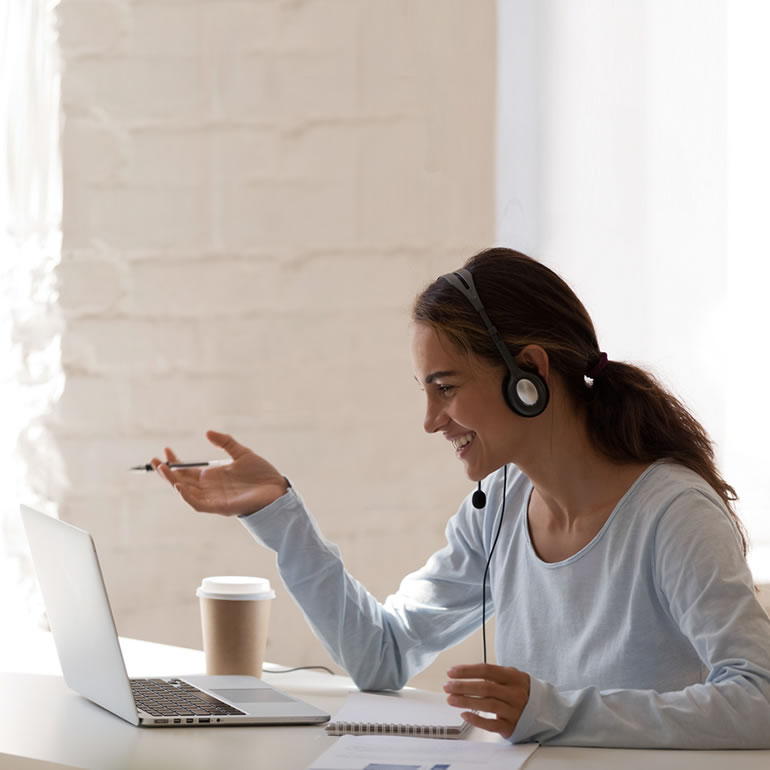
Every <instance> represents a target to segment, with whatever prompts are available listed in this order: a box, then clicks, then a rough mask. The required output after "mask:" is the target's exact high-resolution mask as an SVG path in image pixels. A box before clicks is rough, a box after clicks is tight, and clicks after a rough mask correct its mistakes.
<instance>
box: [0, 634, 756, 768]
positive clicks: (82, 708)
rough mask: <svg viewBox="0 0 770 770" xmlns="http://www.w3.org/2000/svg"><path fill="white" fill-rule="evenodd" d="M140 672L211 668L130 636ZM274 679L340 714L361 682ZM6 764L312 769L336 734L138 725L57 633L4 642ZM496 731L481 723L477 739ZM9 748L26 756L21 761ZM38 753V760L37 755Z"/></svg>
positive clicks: (735, 759)
mask: <svg viewBox="0 0 770 770" xmlns="http://www.w3.org/2000/svg"><path fill="white" fill-rule="evenodd" d="M122 645H123V652H124V656H125V659H126V667H127V669H128V673H129V675H130V676H157V675H170V674H185V673H187V674H190V673H195V672H201V671H202V670H203V654H202V653H201V652H199V651H197V650H188V649H184V648H179V647H169V646H166V645H159V644H152V643H150V642H138V641H135V640H130V639H129V640H122ZM265 680H266V681H268V682H270V683H271V684H274V685H276V686H277V687H280V688H281V689H283V690H285V691H286V692H288V693H291V694H293V695H296V696H297V697H300V698H302V699H303V700H307V701H308V702H310V703H313V704H315V705H316V706H319V707H320V708H323V709H325V710H327V711H328V712H329V713H331V714H333V713H334V712H335V711H336V710H337V709H338V708H339V707H340V706H341V705H342V702H343V701H344V699H345V696H346V695H347V694H348V693H349V692H352V691H354V690H355V687H354V685H353V683H352V682H351V680H350V679H348V678H347V677H341V676H330V675H329V674H326V673H323V672H316V671H302V672H295V673H291V674H265ZM0 694H1V697H0V770H17V769H18V770H52V768H51V766H50V765H48V764H46V763H50V762H55V763H60V764H63V765H65V766H72V767H76V768H86V769H87V770H150V768H151V769H152V770H177V769H178V770H182V769H184V770H204V769H205V770H219V769H220V768H224V769H225V770H246V769H247V768H248V770H257V769H259V770H304V768H306V767H307V765H309V764H310V763H311V762H312V761H313V760H314V759H315V758H316V757H317V756H319V755H320V754H321V753H322V752H323V751H324V750H325V749H326V748H327V747H328V746H330V745H331V743H332V742H333V741H334V740H336V739H335V738H330V737H328V736H327V735H326V734H325V733H324V731H323V727H322V726H317V725H313V726H307V727H305V726H285V727H252V726H249V727H195V728H167V729H166V728H154V729H147V728H138V727H134V726H133V725H130V724H128V723H127V722H124V721H123V720H122V719H119V718H118V717H115V716H113V715H112V714H110V713H108V712H106V711H104V710H103V709H101V708H99V707H98V706H95V705H94V704H92V703H90V702H89V701H87V700H85V699H83V698H81V697H80V696H78V695H76V694H75V693H73V692H72V691H71V690H69V689H68V688H67V686H66V685H65V684H64V680H63V679H62V678H61V669H60V668H59V664H58V660H57V659H56V654H55V651H54V647H53V643H52V641H51V639H50V637H49V635H48V634H38V635H36V636H34V637H32V638H30V639H26V640H9V639H7V638H5V639H3V640H0ZM487 737H488V735H487V734H486V733H484V732H483V731H477V730H474V731H472V733H471V739H474V740H484V739H485V738H487ZM8 755H18V757H19V758H18V759H14V758H12V757H11V756H8ZM23 758H31V759H34V760H38V761H35V762H31V761H29V759H26V760H25V759H23ZM567 767H569V768H570V770H588V769H589V768H590V769H591V770H601V769H602V768H618V767H622V768H624V770H641V768H655V770H689V769H690V768H692V769H693V770H695V768H697V769H698V770H724V768H727V767H729V768H730V770H770V751H750V752H739V751H736V752H722V751H703V752H696V751H634V750H621V749H571V748H550V747H545V748H540V749H538V750H537V751H536V752H535V753H534V754H533V755H532V757H531V758H530V760H529V761H528V763H527V765H526V770H559V769H563V768H567Z"/></svg>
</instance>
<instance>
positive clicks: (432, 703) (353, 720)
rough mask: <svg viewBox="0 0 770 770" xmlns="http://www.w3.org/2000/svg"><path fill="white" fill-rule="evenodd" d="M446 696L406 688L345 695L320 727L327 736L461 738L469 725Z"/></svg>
mask: <svg viewBox="0 0 770 770" xmlns="http://www.w3.org/2000/svg"><path fill="white" fill-rule="evenodd" d="M460 713H461V710H460V709H458V708H454V707H453V706H450V705H448V704H447V702H446V695H444V694H442V693H435V692H428V691H426V690H415V689H411V688H407V689H405V690H399V691H398V692H387V693H369V692H360V693H354V694H352V695H348V697H347V700H346V701H345V703H344V705H343V706H342V708H341V709H340V710H339V711H338V712H337V713H336V714H335V715H334V716H333V717H332V721H331V722H329V723H328V724H327V725H326V726H325V727H324V729H325V730H326V732H327V734H328V735H345V734H352V735H413V736H416V737H423V738H461V737H462V736H463V735H464V734H465V733H466V732H467V731H468V730H469V729H470V727H471V725H470V724H469V723H468V722H465V721H464V720H463V719H462V718H461V717H460Z"/></svg>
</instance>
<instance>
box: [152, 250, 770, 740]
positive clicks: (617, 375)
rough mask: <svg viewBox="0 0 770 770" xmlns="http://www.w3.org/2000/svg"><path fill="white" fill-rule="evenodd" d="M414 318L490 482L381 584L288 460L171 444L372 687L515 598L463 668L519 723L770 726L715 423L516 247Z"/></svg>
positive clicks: (747, 729) (230, 444) (437, 403)
mask: <svg viewBox="0 0 770 770" xmlns="http://www.w3.org/2000/svg"><path fill="white" fill-rule="evenodd" d="M413 321H414V325H413V340H412V341H413V346H412V347H413V360H414V368H415V376H416V378H417V379H418V381H419V382H420V384H421V385H422V386H423V388H424V390H425V393H426V398H427V411H426V416H425V426H424V427H425V430H426V431H428V432H431V433H439V434H441V435H443V436H444V437H445V438H446V439H448V440H449V441H452V442H453V445H454V447H455V451H456V454H457V457H458V458H459V460H460V461H461V462H462V463H463V465H464V467H465V472H466V473H467V475H468V477H469V478H470V479H472V480H473V481H476V482H479V491H477V492H476V493H474V495H473V496H469V497H468V499H466V500H465V501H464V502H463V504H462V505H461V507H460V509H459V511H458V512H457V514H456V515H455V516H454V517H453V518H452V519H451V520H450V521H449V523H448V525H447V529H446V535H447V545H446V547H444V548H443V549H442V550H441V551H439V552H438V553H436V554H434V555H433V556H432V557H431V558H430V559H429V560H428V561H427V563H426V564H425V566H424V567H423V568H422V569H420V570H419V571H417V572H415V573H413V574H412V575H409V576H407V577H406V578H405V579H404V580H403V582H402V583H401V586H400V588H399V590H398V592H397V593H396V594H394V595H392V596H390V597H388V599H387V600H386V601H385V602H384V603H383V604H380V603H378V602H377V601H376V600H375V599H374V598H373V597H372V596H371V595H370V594H368V593H367V592H366V590H365V589H364V588H363V587H362V586H361V585H360V584H359V583H358V582H356V581H355V580H354V579H353V578H352V577H351V576H350V575H349V574H348V573H347V572H346V570H345V568H344V566H343V564H342V561H341V559H340V556H339V553H338V551H337V549H336V547H335V546H334V545H332V544H330V543H329V542H327V541H326V540H325V539H324V538H323V536H322V535H321V533H320V531H319V530H318V527H317V525H316V523H315V521H314V520H313V519H312V517H311V516H310V514H309V513H308V511H307V509H306V508H305V507H304V505H303V503H302V501H301V500H300V498H299V496H298V495H297V493H296V492H295V490H294V489H292V488H291V486H290V485H289V483H288V481H287V480H286V479H285V478H284V477H283V475H282V474H281V473H280V472H279V471H278V470H277V469H276V468H274V467H273V466H272V465H270V464H269V463H268V462H266V461H265V460H263V459H262V458H260V457H258V456H257V455H255V454H254V453H253V452H251V451H250V450H248V449H246V448H245V447H243V446H241V445H239V444H238V443H237V442H236V441H234V440H233V439H232V438H231V437H229V436H225V435H223V434H220V433H214V432H210V433H209V434H208V437H209V439H210V440H211V441H212V443H214V444H215V445H216V446H219V447H221V448H222V449H224V450H225V451H226V452H228V454H229V455H230V456H231V457H232V459H233V462H232V464H230V465H229V466H225V467H222V468H211V469H208V470H206V471H205V472H200V471H190V470H187V471H173V470H171V469H169V467H168V465H167V464H166V463H167V462H170V461H175V460H176V457H175V455H174V453H173V452H172V451H171V450H168V449H167V450H166V462H163V463H162V462H161V461H160V460H159V459H157V458H155V459H154V460H153V465H154V466H155V467H156V469H157V470H158V472H159V473H160V474H161V475H162V476H163V477H164V478H165V479H166V480H168V481H169V482H170V483H171V484H173V485H174V486H175V487H176V489H177V490H178V491H179V493H180V494H181V495H182V497H183V498H184V499H185V500H186V501H187V502H188V503H189V504H190V505H191V506H192V507H193V508H195V509H196V510H199V511H207V512H213V513H219V514H225V515H240V516H241V517H242V521H243V523H244V524H245V526H246V527H247V529H248V530H249V531H250V532H251V533H252V534H253V535H254V537H255V538H256V539H257V540H258V541H259V542H261V543H263V544H264V545H265V546H267V547H268V548H272V549H273V550H275V551H276V553H277V559H278V566H279V569H280V572H281V576H282V578H283V580H284V582H285V583H286V585H287V587H288V589H289V590H290V591H291V593H292V595H293V596H294V598H295V599H296V601H297V602H298V603H299V605H300V606H301V607H302V609H303V611H304V612H305V615H306V617H307V618H308V621H309V622H310V624H311V625H312V627H313V629H314V631H315V632H316V634H317V635H318V636H319V638H320V639H321V640H322V641H323V643H324V645H325V646H326V647H327V649H328V650H329V651H330V652H331V654H332V655H333V657H334V658H335V659H336V660H337V661H338V662H339V663H340V664H341V665H342V666H344V667H345V669H346V670H347V671H348V672H349V673H350V675H351V676H352V677H353V679H354V680H355V681H356V683H357V684H358V686H359V687H361V688H363V689H385V688H399V687H402V686H403V685H404V683H405V682H406V681H407V680H408V679H409V678H410V677H411V676H413V675H414V674H416V673H417V672H418V671H420V670H421V669H423V668H424V667H425V666H427V665H428V664H429V663H430V662H431V661H432V660H433V659H434V657H435V656H436V654H437V653H438V652H440V651H441V650H442V649H445V648H446V647H449V646H451V645H453V644H455V643H457V642H458V641H460V640H461V639H463V638H465V637H466V636H468V635H469V634H470V633H472V632H473V631H474V630H476V629H478V627H479V626H480V625H482V624H483V622H484V621H485V620H486V619H487V618H488V617H490V616H491V615H492V614H495V615H496V617H497V631H496V658H497V660H498V661H499V664H500V665H488V664H486V663H480V664H470V665H462V666H455V667H454V668H452V669H450V671H449V672H448V673H449V677H450V679H449V681H448V682H447V684H446V686H445V689H446V691H447V693H448V702H449V703H450V704H453V705H455V706H458V707H460V708H462V709H465V711H464V712H463V717H464V718H465V719H466V720H467V721H469V722H471V723H472V724H474V725H477V726H479V727H482V728H484V729H487V730H490V731H494V732H498V733H500V734H501V735H502V736H504V737H505V738H509V739H511V740H512V741H514V742H521V741H539V742H542V743H550V744H564V745H593V746H626V747H677V748H759V747H770V619H769V618H768V616H767V615H766V614H765V612H764V611H763V609H762V608H761V606H760V605H759V603H758V601H757V599H756V596H755V592H754V590H753V585H752V578H751V574H750V572H749V570H748V568H747V565H746V561H745V550H746V542H745V537H744V535H743V531H742V528H741V526H740V523H739V521H738V519H737V517H736V515H735V513H734V511H733V507H732V504H733V501H734V500H735V493H734V491H733V489H732V488H731V487H730V486H729V485H728V484H727V483H726V482H725V481H724V480H723V479H722V477H721V476H720V474H719V472H718V470H717V469H716V467H715V464H714V459H713V453H712V450H711V445H710V442H709V439H708V437H707V435H706V434H705V432H704V430H703V428H702V427H701V426H700V425H699V424H698V422H697V421H696V420H695V419H694V418H693V417H692V416H691V415H690V414H689V413H688V412H687V410H686V409H685V408H684V406H682V404H681V403H679V402H678V401H677V400H676V399H675V398H674V397H673V396H672V395H670V394H669V393H667V392H666V391H665V390H663V389H662V388H661V387H660V385H659V384H657V383H656V382H655V380H654V379H653V378H652V377H650V376H649V375H648V374H646V373H644V372H643V371H641V370H640V369H638V368H636V367H633V366H630V365H628V364H624V363H619V362H615V361H610V360H608V358H607V356H606V355H605V354H604V353H602V352H601V351H600V349H599V346H598V343H597V340H596V334H595V332H594V328H593V324H592V322H591V320H590V318H589V316H588V314H587V312H586V310H585V308H584V307H583V306H582V304H581V303H580V301H579V300H578V299H577V297H576V296H575V295H574V293H573V292H572V291H571V290H570V289H569V287H568V286H567V285H566V284H565V283H564V282H563V281H562V280H561V279H560V278H559V277H558V276H557V275H555V274H554V273H553V272H552V271H551V270H549V269H548V268H546V267H545V266H543V265H541V264H539V263H538V262H536V261H534V260H532V259H530V258H528V257H526V256H524V255H522V254H519V253H517V252H514V251H510V250H507V249H491V250H488V251H485V252H482V253H480V254H478V255H476V256H475V257H473V258H471V259H470V260H469V261H468V262H467V264H466V265H465V268H464V269H462V270H459V271H457V272H456V273H452V274H449V275H447V276H442V277H440V278H439V279H437V280H436V281H435V282H433V283H432V284H431V285H429V286H428V287H427V288H426V289H425V290H424V291H423V292H422V293H421V294H420V295H419V296H418V297H417V300H416V302H415V305H414V309H413ZM487 586H488V588H487ZM485 657H486V650H485ZM471 710H473V711H480V712H485V713H484V714H477V713H473V711H471Z"/></svg>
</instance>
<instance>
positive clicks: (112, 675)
mask: <svg viewBox="0 0 770 770" xmlns="http://www.w3.org/2000/svg"><path fill="white" fill-rule="evenodd" d="M20 508H21V516H22V520H23V521H24V528H25V529H26V531H27V539H28V540H29V545H30V549H31V552H32V559H33V561H34V564H35V570H36V571H37V576H38V581H39V583H40V589H41V591H42V594H43V601H44V602H45V606H46V611H47V615H48V623H49V625H50V627H51V632H52V634H53V638H54V642H55V643H56V651H57V652H58V654H59V661H60V662H61V667H62V672H63V673H64V680H65V681H66V682H67V684H68V685H69V687H70V688H72V689H73V690H74V691H75V692H77V693H80V695H83V696H84V697H86V698H88V699H89V700H91V701H93V702H94V703H97V704H98V705H99V706H101V707H102V708H105V709H107V710H108V711H111V712H112V713H113V714H116V715H117V716H119V717H122V718H123V719H125V720H127V721H128V722H131V723H132V724H135V725H141V726H143V727H197V726H199V725H204V726H224V725H245V724H266V725H275V724H312V723H320V722H326V721H328V719H329V714H327V713H325V712H323V711H321V710H320V709H317V708H315V706H311V705H310V704H308V703H304V702H303V701H301V700H297V699H296V698H292V697H291V696H289V695H286V694H285V693H283V692H281V691H280V690H276V689H275V688H274V687H271V686H270V685H268V684H266V683H265V682H263V681H262V680H261V679H257V678H256V677H252V676H205V675H195V676H173V677H162V678H161V677H159V678H153V679H129V678H128V675H127V674H126V666H125V663H124V661H123V654H122V652H121V649H120V643H119V641H118V634H117V631H116V629H115V621H114V618H113V615H112V609H111V608H110V602H109V599H108V598H107V590H106V588H105V585H104V578H103V576H102V571H101V568H100V567H99V559H98V557H97V555H96V548H95V546H94V541H93V538H92V537H91V535H90V534H89V533H88V532H85V531H84V530H82V529H78V528H77V527H73V526H72V525H71V524H67V523H66V522H63V521H59V520H58V519H55V518H53V517H51V516H46V515H45V514H43V513H40V512H39V511H35V510H33V509H32V508H28V507H27V506H25V505H22V506H20Z"/></svg>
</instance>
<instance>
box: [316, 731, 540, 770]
mask: <svg viewBox="0 0 770 770" xmlns="http://www.w3.org/2000/svg"><path fill="white" fill-rule="evenodd" d="M537 747H538V744H537V743H524V744H519V745H516V746H512V745H511V744H509V743H506V742H502V741H501V742H500V743H485V742H482V741H453V740H445V739H443V738H406V737H396V736H379V735H371V736H370V735H361V736H359V735H343V736H342V737H341V738H340V739H339V740H338V741H337V742H336V743H334V744H333V745H332V746H330V747H329V748H328V749H327V750H326V751H325V752H324V753H323V754H321V756H320V757H318V759H316V760H315V762H313V764H312V765H310V766H309V767H308V770H480V768H484V770H517V768H521V767H522V766H523V765H524V763H525V762H526V761H527V759H529V757H530V755H531V754H532V753H533V752H534V751H535V749H536V748H537Z"/></svg>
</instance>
